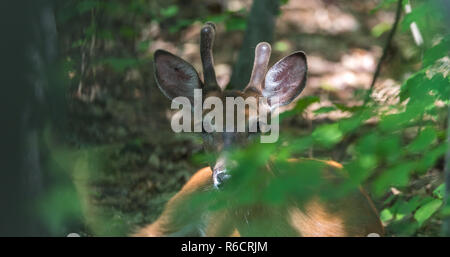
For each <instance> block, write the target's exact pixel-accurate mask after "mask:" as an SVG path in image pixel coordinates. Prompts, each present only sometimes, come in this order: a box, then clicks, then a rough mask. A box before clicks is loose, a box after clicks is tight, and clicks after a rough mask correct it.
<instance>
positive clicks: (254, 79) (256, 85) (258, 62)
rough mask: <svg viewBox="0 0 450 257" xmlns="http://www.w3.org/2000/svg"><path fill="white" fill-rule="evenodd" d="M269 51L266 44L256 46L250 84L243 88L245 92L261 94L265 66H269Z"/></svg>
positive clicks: (269, 48)
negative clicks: (251, 91) (250, 91)
mask: <svg viewBox="0 0 450 257" xmlns="http://www.w3.org/2000/svg"><path fill="white" fill-rule="evenodd" d="M271 51H272V48H271V47H270V44H269V43H267V42H261V43H259V44H258V45H257V46H256V49H255V61H254V63H253V71H252V75H251V77H250V82H249V84H248V86H247V87H246V88H245V91H247V90H255V91H257V92H258V93H261V85H262V83H263V81H264V77H265V75H266V72H267V65H268V64H269V59H270V53H271Z"/></svg>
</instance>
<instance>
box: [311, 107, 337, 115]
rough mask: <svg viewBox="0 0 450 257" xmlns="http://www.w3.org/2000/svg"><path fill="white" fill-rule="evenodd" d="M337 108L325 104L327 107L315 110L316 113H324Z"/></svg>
mask: <svg viewBox="0 0 450 257" xmlns="http://www.w3.org/2000/svg"><path fill="white" fill-rule="evenodd" d="M335 110H336V108H335V107H333V106H325V107H320V108H319V109H317V110H315V111H314V114H322V113H329V112H332V111H335Z"/></svg>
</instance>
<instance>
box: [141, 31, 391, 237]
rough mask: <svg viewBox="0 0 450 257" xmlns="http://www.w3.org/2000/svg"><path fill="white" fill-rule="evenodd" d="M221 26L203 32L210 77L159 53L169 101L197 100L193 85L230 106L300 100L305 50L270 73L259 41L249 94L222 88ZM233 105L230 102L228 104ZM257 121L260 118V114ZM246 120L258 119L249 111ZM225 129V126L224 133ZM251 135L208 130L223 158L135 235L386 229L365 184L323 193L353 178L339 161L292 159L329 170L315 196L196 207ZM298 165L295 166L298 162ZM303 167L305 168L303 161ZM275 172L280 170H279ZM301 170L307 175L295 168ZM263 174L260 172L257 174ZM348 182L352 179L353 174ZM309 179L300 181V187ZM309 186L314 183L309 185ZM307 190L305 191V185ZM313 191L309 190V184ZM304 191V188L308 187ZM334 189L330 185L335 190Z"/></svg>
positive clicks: (159, 74)
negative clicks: (238, 101)
mask: <svg viewBox="0 0 450 257" xmlns="http://www.w3.org/2000/svg"><path fill="white" fill-rule="evenodd" d="M214 35H215V27H214V25H213V24H212V23H206V24H205V25H204V26H203V28H202V30H201V42H200V52H201V60H202V64H203V74H204V81H203V82H202V81H201V80H200V78H199V75H198V73H197V72H196V70H195V69H194V68H193V67H192V66H191V65H190V64H189V63H187V62H186V61H184V60H182V59H181V58H179V57H177V56H175V55H173V54H171V53H168V52H166V51H164V50H158V51H156V53H155V58H154V60H155V78H156V81H157V84H158V86H159V88H160V89H161V91H162V92H163V93H164V94H165V95H166V96H167V97H168V98H170V99H174V98H175V97H178V96H184V97H187V98H188V99H190V100H191V103H192V102H193V99H194V89H202V90H203V99H205V98H207V97H208V96H215V97H218V98H219V99H221V100H222V103H223V105H224V106H225V105H226V104H227V102H226V101H225V98H226V97H242V98H243V99H247V98H249V97H264V98H265V99H266V100H267V101H266V104H267V105H268V107H267V108H269V109H270V110H273V108H275V107H277V106H281V105H286V104H288V103H290V102H291V101H293V100H294V98H296V97H297V96H298V95H299V94H300V92H301V91H302V90H303V88H304V87H305V84H306V73H307V63H306V56H305V54H304V53H303V52H295V53H293V54H291V55H289V56H287V57H284V58H283V59H281V60H280V61H279V62H277V63H276V64H275V65H273V67H272V68H270V69H269V70H267V65H268V62H269V58H270V52H271V47H270V45H269V44H268V43H260V44H259V45H258V46H257V47H256V50H255V60H254V66H253V72H252V74H251V79H250V82H249V84H248V86H247V87H246V88H245V89H244V90H243V91H236V90H233V91H227V90H224V91H222V90H221V88H220V87H219V86H218V84H217V81H216V76H215V71H214V62H213V57H212V47H213V42H214ZM224 109H226V107H225V108H224ZM253 118H254V117H253ZM245 119H247V120H249V119H252V117H251V114H250V113H249V112H248V110H247V109H246V112H245ZM222 131H224V130H222ZM249 134H251V133H246V132H217V131H215V132H203V133H202V135H203V139H204V140H203V141H204V146H205V149H206V150H207V151H208V152H215V153H217V161H216V162H215V163H213V164H211V165H210V167H206V168H203V169H201V170H199V171H198V172H197V173H196V174H194V175H193V177H192V178H191V179H190V180H189V181H188V182H187V183H186V184H185V185H184V186H183V188H182V189H181V191H180V192H178V193H177V194H176V195H175V196H174V197H173V198H172V199H170V200H169V202H168V203H167V204H166V206H165V209H164V211H163V213H162V214H161V216H160V217H159V218H158V219H157V220H156V221H155V222H154V223H153V224H150V225H148V226H147V227H144V228H142V229H140V230H139V231H138V232H137V233H136V234H135V236H196V235H203V236H367V235H369V234H371V233H377V234H379V235H382V234H383V226H382V224H381V222H380V219H379V217H378V214H377V211H376V209H375V208H374V205H373V203H372V201H371V200H370V199H369V197H368V196H367V195H366V194H365V192H364V191H363V190H362V189H356V190H353V191H351V192H349V193H347V194H344V195H343V196H342V197H339V198H333V199H327V198H324V197H320V191H321V190H324V191H327V190H328V189H329V188H332V187H333V186H335V185H336V184H339V183H342V182H344V181H346V176H345V175H342V176H341V175H339V174H342V173H343V171H342V170H341V167H342V166H341V165H340V164H338V163H336V162H333V161H328V162H327V161H318V160H306V159H305V160H290V161H289V162H288V163H296V164H297V165H298V163H301V162H311V161H312V162H317V163H321V164H322V165H323V166H324V167H323V169H322V170H323V174H322V175H321V176H320V178H322V179H323V180H324V181H326V182H325V183H321V184H320V185H321V186H320V188H313V189H311V191H312V193H311V194H310V195H311V197H308V199H306V200H305V199H302V200H301V201H300V200H299V201H295V200H290V201H289V202H288V203H286V204H283V205H265V204H262V203H259V204H254V205H251V206H245V207H240V208H238V209H237V208H230V209H223V210H218V211H209V209H208V208H207V207H206V206H207V204H208V203H204V206H203V207H204V208H202V207H199V205H198V204H197V205H195V207H194V206H193V205H192V204H191V202H192V201H191V200H192V199H193V198H194V197H196V195H198V194H200V193H202V192H206V191H208V190H218V191H219V193H220V191H221V190H223V188H224V187H223V185H224V184H226V183H227V182H228V181H230V180H231V179H233V178H231V179H230V174H229V172H228V170H227V167H230V166H229V163H228V160H227V158H226V156H227V155H226V152H227V151H228V150H229V149H230V147H235V146H236V145H242V144H245V143H246V142H247V141H248V140H249V139H248V138H249ZM293 165H295V164H293ZM275 166H276V165H274V164H273V163H272V164H268V165H267V167H266V168H263V169H262V170H261V171H260V172H261V174H270V175H269V176H268V177H269V178H270V177H274V176H277V175H275V174H276V173H277V172H278V173H280V172H282V170H281V169H280V167H275ZM298 167H301V166H298ZM275 170H278V171H277V172H275ZM295 172H298V173H302V172H308V171H305V170H295ZM258 174H259V173H258ZM347 181H348V179H347ZM302 186H303V184H301V183H299V187H302ZM303 187H306V188H308V186H307V185H306V186H303ZM299 189H302V188H299ZM308 189H309V188H308ZM303 190H304V188H303ZM328 191H330V190H328Z"/></svg>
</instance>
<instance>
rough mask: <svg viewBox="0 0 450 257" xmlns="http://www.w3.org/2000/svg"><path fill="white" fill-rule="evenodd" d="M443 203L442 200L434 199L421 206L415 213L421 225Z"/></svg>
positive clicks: (415, 217)
mask: <svg viewBox="0 0 450 257" xmlns="http://www.w3.org/2000/svg"><path fill="white" fill-rule="evenodd" d="M441 205H442V200H440V199H434V200H431V201H430V202H428V203H426V204H424V205H423V206H422V207H420V208H419V209H418V210H417V211H416V213H415V214H414V219H416V220H417V222H418V223H419V225H420V226H422V225H423V224H424V222H425V221H427V220H428V219H429V218H430V217H431V216H432V215H433V214H434V213H435V212H436V211H437V210H438V209H439V207H441Z"/></svg>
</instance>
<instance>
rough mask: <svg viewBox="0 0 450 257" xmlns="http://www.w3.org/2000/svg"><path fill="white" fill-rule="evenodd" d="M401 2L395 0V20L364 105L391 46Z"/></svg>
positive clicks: (401, 0)
mask: <svg viewBox="0 0 450 257" xmlns="http://www.w3.org/2000/svg"><path fill="white" fill-rule="evenodd" d="M402 3H403V0H398V1H397V12H396V14H395V21H394V24H393V25H392V28H391V31H390V32H389V35H388V38H387V41H386V44H385V45H384V48H383V54H382V55H381V58H380V60H379V61H378V64H377V68H376V70H375V73H374V74H373V78H372V83H371V84H370V87H369V91H368V92H367V95H366V98H365V99H364V105H366V104H367V102H368V101H369V99H370V95H371V94H372V91H373V88H374V86H375V83H376V82H377V78H378V76H379V75H380V71H381V65H382V64H383V62H384V60H385V59H386V56H387V53H388V51H389V48H390V46H391V42H392V39H393V38H394V34H395V31H396V30H397V26H398V23H399V21H400V17H401V15H402Z"/></svg>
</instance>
